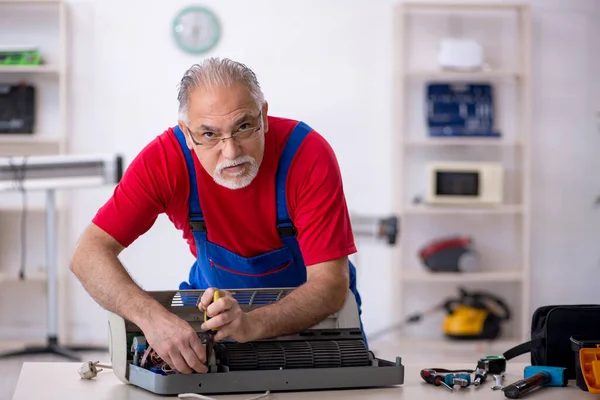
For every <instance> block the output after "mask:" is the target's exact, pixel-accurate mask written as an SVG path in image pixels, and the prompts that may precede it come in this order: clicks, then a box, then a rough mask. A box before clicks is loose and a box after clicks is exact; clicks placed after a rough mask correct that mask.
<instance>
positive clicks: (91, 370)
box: [79, 361, 112, 379]
mask: <svg viewBox="0 0 600 400" xmlns="http://www.w3.org/2000/svg"><path fill="white" fill-rule="evenodd" d="M98 368H106V369H112V366H111V365H108V364H100V362H99V361H96V362H93V361H88V362H86V363H83V365H82V366H81V367H80V368H79V376H80V377H81V379H94V378H95V377H97V376H98V373H99V372H102V371H103V370H102V369H98Z"/></svg>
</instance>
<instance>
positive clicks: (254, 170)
mask: <svg viewBox="0 0 600 400" xmlns="http://www.w3.org/2000/svg"><path fill="white" fill-rule="evenodd" d="M243 163H248V171H247V172H246V171H240V172H236V173H235V174H228V175H230V176H233V178H229V177H227V178H225V177H224V176H223V175H222V173H223V169H225V168H228V167H235V166H236V165H240V164H243ZM256 175H258V164H257V163H256V160H255V159H254V158H252V157H250V156H242V157H238V158H236V159H235V160H227V161H223V162H222V163H220V164H217V167H216V168H215V172H214V174H213V180H214V181H215V182H216V183H217V184H219V185H221V186H224V187H226V188H228V189H232V190H235V189H241V188H244V187H246V186H248V185H249V184H250V183H251V182H252V181H253V180H254V178H256Z"/></svg>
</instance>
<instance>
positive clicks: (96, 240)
mask: <svg viewBox="0 0 600 400" xmlns="http://www.w3.org/2000/svg"><path fill="white" fill-rule="evenodd" d="M121 251H123V246H121V245H120V244H119V242H117V241H116V240H115V239H114V238H112V236H110V235H109V234H107V233H106V232H104V231H103V230H102V229H100V228H99V227H98V226H96V225H95V224H93V223H91V224H90V225H89V226H88V228H87V229H86V230H85V232H84V233H83V235H82V237H81V239H80V240H79V243H78V244H77V247H76V248H75V252H74V254H73V257H72V258H71V264H70V269H71V271H72V272H73V274H75V276H76V277H77V278H78V279H79V281H80V282H81V284H82V285H83V287H84V288H85V290H86V291H87V292H88V293H89V294H90V296H92V298H93V299H94V300H95V301H96V302H97V303H98V304H99V305H100V306H101V307H103V308H104V309H106V310H109V311H112V312H114V313H115V314H118V315H120V316H122V317H123V318H126V319H128V320H129V321H131V322H133V323H134V324H136V325H138V326H139V327H143V326H146V325H147V324H148V323H149V321H150V320H151V319H152V318H153V315H156V313H161V312H165V311H166V310H165V309H164V307H162V306H161V305H160V303H158V302H157V301H156V300H154V299H153V298H152V297H151V296H149V295H148V294H146V293H145V292H144V291H143V290H142V289H141V288H140V287H139V286H138V285H137V284H136V283H135V282H134V281H133V279H131V277H130V276H129V274H128V273H127V271H126V270H125V268H124V267H123V265H122V264H121V262H120V261H119V258H118V256H119V254H120V253H121Z"/></svg>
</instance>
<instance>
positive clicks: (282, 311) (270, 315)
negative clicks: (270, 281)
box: [248, 257, 350, 340]
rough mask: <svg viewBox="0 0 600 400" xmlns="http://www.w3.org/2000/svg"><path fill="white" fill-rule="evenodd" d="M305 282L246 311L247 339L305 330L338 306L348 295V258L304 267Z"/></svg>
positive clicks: (334, 310)
mask: <svg viewBox="0 0 600 400" xmlns="http://www.w3.org/2000/svg"><path fill="white" fill-rule="evenodd" d="M306 270H307V281H306V283H304V284H303V285H301V286H299V287H298V288H297V289H295V290H293V291H292V292H291V293H290V294H288V295H287V296H286V297H284V298H283V299H281V300H280V301H278V302H276V303H273V304H270V305H268V306H265V307H261V308H258V309H256V310H253V311H251V312H249V313H248V316H249V317H250V318H251V321H250V326H251V327H253V328H252V329H251V335H252V336H254V335H256V337H252V338H251V340H257V339H263V338H271V337H276V336H282V335H288V334H293V333H296V332H299V331H302V330H305V329H308V328H310V327H312V326H314V325H316V324H318V323H319V322H321V321H323V320H324V319H325V318H327V317H329V316H330V315H331V314H334V313H336V312H338V311H339V310H341V309H342V307H343V306H344V303H345V302H346V297H347V296H348V286H349V279H350V278H349V269H348V258H347V257H342V258H338V259H336V260H332V261H327V262H324V263H320V264H315V265H311V266H308V267H306Z"/></svg>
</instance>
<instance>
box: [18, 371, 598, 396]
mask: <svg viewBox="0 0 600 400" xmlns="http://www.w3.org/2000/svg"><path fill="white" fill-rule="evenodd" d="M80 365H81V363H66V362H45V363H43V362H36V363H34V362H26V363H24V364H23V368H22V370H21V374H20V376H19V381H18V383H17V387H16V390H15V393H14V397H13V400H32V399H73V400H76V399H85V400H155V399H168V398H177V397H167V396H158V395H154V394H153V393H150V392H147V391H145V390H143V389H140V388H137V387H133V386H130V385H125V384H123V383H122V382H121V381H119V380H118V379H117V378H116V377H115V375H114V374H113V372H112V371H111V370H104V371H102V372H100V373H99V375H98V376H97V377H96V378H95V379H93V380H83V379H81V378H80V377H79V373H78V369H79V367H80ZM525 366H526V364H520V363H512V364H511V363H510V362H509V363H508V367H507V372H506V379H505V385H508V384H509V383H512V382H514V381H516V380H518V379H520V378H522V377H523V369H524V367H525ZM432 367H437V368H442V367H443V368H447V369H469V368H473V366H472V365H470V364H446V363H444V365H433V364H430V363H428V365H418V364H408V365H405V379H404V382H405V383H404V385H401V386H398V387H392V388H382V389H368V390H341V391H337V390H336V391H319V392H301V393H291V392H288V393H281V392H279V393H271V394H270V396H269V400H296V399H298V400H304V399H307V400H308V399H310V398H311V396H316V397H317V398H319V399H320V400H321V399H324V400H327V399H336V400H337V399H340V400H341V399H344V400H351V399H366V400H371V399H372V400H382V399H394V400H402V399H411V400H413V399H417V400H426V399H432V400H442V399H457V398H461V399H465V398H469V399H478V400H485V399H505V397H504V393H503V392H502V391H492V390H491V388H490V387H491V385H492V383H493V377H489V378H488V380H487V381H486V382H485V385H484V386H481V387H480V388H477V389H476V388H474V387H470V388H465V389H457V390H456V391H455V393H450V392H449V391H448V390H447V389H444V388H443V387H436V386H433V385H429V384H426V383H424V382H423V381H422V379H421V377H420V376H419V371H420V370H421V369H422V368H432ZM255 395H256V394H243V395H210V397H213V398H215V399H219V400H221V399H223V400H243V399H247V398H250V397H253V396H255ZM457 396H458V397H457ZM525 398H526V399H544V400H559V399H560V400H564V399H569V400H577V399H588V400H589V399H593V398H596V397H595V395H593V394H590V393H588V392H584V391H582V390H581V389H579V388H578V387H577V386H575V382H574V381H572V382H570V383H569V386H568V387H565V388H543V389H541V390H539V391H538V392H534V393H531V394H529V395H528V396H526V397H525Z"/></svg>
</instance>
